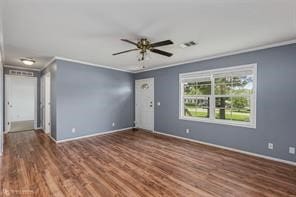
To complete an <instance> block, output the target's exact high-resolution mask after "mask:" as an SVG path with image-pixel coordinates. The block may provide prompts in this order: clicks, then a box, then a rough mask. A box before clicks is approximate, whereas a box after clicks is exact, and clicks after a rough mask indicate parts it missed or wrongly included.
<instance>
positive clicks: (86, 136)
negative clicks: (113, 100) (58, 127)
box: [48, 127, 133, 143]
mask: <svg viewBox="0 0 296 197" xmlns="http://www.w3.org/2000/svg"><path fill="white" fill-rule="evenodd" d="M132 128H133V127H128V128H123V129H117V130H111V131H104V132H100V133H95V134H91V135H84V136H80V137H74V138H68V139H64V140H56V139H54V138H53V137H51V136H50V135H48V136H49V137H50V139H52V140H53V141H54V142H55V143H63V142H69V141H74V140H80V139H83V138H89V137H94V136H98V135H106V134H110V133H116V132H120V131H126V130H129V129H132Z"/></svg>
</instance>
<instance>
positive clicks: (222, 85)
mask: <svg viewBox="0 0 296 197" xmlns="http://www.w3.org/2000/svg"><path fill="white" fill-rule="evenodd" d="M231 83H232V81H231V77H230V76H224V77H217V78H215V94H216V95H226V94H229V93H230V90H231Z"/></svg>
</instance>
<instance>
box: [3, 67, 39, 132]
mask: <svg viewBox="0 0 296 197" xmlns="http://www.w3.org/2000/svg"><path fill="white" fill-rule="evenodd" d="M10 70H19V71H30V72H33V73H34V77H36V78H37V127H40V72H39V71H35V70H28V69H26V70H24V69H19V68H10V67H4V70H3V73H4V75H9V71H10ZM3 84H4V88H3V95H4V98H5V78H3ZM3 114H5V103H4V102H3ZM3 122H4V123H5V116H3ZM3 129H4V128H3Z"/></svg>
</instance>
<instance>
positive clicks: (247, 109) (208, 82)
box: [179, 64, 257, 128]
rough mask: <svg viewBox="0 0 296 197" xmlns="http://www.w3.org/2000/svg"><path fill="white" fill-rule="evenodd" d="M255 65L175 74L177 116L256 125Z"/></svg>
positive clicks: (214, 121) (205, 120) (240, 124)
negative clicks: (178, 87)
mask: <svg viewBox="0 0 296 197" xmlns="http://www.w3.org/2000/svg"><path fill="white" fill-rule="evenodd" d="M256 83H257V65H256V64H250V65H244V66H235V67H227V68H222V69H214V70H207V71H200V72H193V73H183V74H180V75H179V85H180V103H179V106H180V109H179V118H180V119H184V120H192V121H201V122H211V123H219V124H228V125H234V126H243V127H250V128H256Z"/></svg>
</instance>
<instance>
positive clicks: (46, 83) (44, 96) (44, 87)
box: [40, 72, 51, 135]
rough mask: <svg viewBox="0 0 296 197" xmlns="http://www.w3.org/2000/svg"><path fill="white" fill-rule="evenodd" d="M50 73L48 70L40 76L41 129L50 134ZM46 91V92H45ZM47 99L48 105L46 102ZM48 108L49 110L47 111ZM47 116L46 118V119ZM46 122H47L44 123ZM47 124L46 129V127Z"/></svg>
mask: <svg viewBox="0 0 296 197" xmlns="http://www.w3.org/2000/svg"><path fill="white" fill-rule="evenodd" d="M50 82H51V75H50V72H48V73H46V74H44V75H43V76H42V77H41V91H40V93H41V106H40V109H41V110H42V112H41V113H42V129H43V131H44V132H45V133H47V134H49V135H51V115H50V113H51V112H50V110H51V107H50V102H51V95H50V94H51V91H50V89H51V87H50V86H51V84H50ZM47 91H48V93H47ZM46 101H48V103H49V105H48V104H47V103H46ZM48 110H49V111H48ZM47 118H48V119H47ZM46 122H47V123H46ZM47 125H48V127H49V128H48V129H47Z"/></svg>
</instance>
